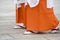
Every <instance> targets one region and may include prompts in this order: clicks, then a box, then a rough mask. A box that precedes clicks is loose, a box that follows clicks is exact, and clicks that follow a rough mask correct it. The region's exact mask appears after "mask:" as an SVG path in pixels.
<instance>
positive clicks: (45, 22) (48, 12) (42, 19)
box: [26, 0, 59, 31]
mask: <svg viewBox="0 0 60 40" xmlns="http://www.w3.org/2000/svg"><path fill="white" fill-rule="evenodd" d="M46 3H47V0H40V1H39V4H38V5H37V6H36V7H33V8H30V6H29V5H27V6H26V10H27V11H26V26H27V30H30V31H32V30H35V31H48V30H52V29H54V28H56V27H57V25H58V24H59V21H58V19H57V18H56V16H55V15H54V10H53V8H47V4H46Z"/></svg>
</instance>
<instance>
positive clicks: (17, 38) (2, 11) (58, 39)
mask: <svg viewBox="0 0 60 40" xmlns="http://www.w3.org/2000/svg"><path fill="white" fill-rule="evenodd" d="M59 1H60V0H56V1H55V3H57V4H58V3H60V2H59ZM57 4H56V5H57ZM58 7H59V4H58V5H57V6H55V13H56V14H57V13H58V14H57V15H58V16H57V17H58V18H59V19H60V16H59V15H60V14H59V12H60V8H58ZM14 26H15V7H14V4H13V0H0V40H60V31H59V33H57V34H31V35H24V34H23V32H24V31H25V29H13V27H14Z"/></svg>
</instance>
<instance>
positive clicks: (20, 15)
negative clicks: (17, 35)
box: [16, 3, 25, 23]
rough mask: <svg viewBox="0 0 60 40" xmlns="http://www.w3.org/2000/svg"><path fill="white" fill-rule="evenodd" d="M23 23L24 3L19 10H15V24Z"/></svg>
mask: <svg viewBox="0 0 60 40" xmlns="http://www.w3.org/2000/svg"><path fill="white" fill-rule="evenodd" d="M22 22H23V23H25V7H24V3H22V4H21V7H20V8H16V23H22Z"/></svg>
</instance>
